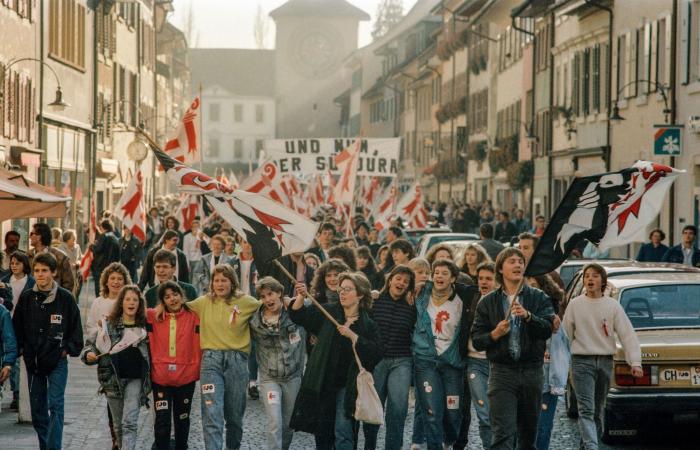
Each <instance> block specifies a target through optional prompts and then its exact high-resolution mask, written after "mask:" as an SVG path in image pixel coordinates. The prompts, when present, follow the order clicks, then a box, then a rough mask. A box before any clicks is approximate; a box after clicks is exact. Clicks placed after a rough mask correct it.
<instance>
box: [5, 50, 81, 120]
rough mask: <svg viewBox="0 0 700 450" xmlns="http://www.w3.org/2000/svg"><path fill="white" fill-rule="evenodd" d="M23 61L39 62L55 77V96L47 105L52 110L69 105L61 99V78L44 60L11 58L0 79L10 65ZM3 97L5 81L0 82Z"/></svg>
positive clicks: (61, 108)
mask: <svg viewBox="0 0 700 450" xmlns="http://www.w3.org/2000/svg"><path fill="white" fill-rule="evenodd" d="M24 61H34V62H38V63H41V64H42V65H44V66H46V67H48V68H49V70H50V71H51V73H52V74H53V76H54V78H56V96H55V98H54V101H52V102H51V103H49V104H48V105H47V106H48V107H49V108H51V110H52V111H63V110H64V109H66V108H68V107H70V103H68V102H66V101H65V100H63V91H62V90H61V80H60V79H59V78H58V74H57V73H56V71H55V70H54V69H53V67H51V66H50V65H49V63H47V62H46V61H42V60H40V59H38V58H19V59H14V60H11V61H10V62H9V63H7V65H5V67H4V69H3V72H2V73H1V74H0V80H4V79H5V72H6V71H7V70H9V69H10V67H12V66H14V65H15V64H17V63H21V62H24ZM4 98H5V83H0V99H3V100H4Z"/></svg>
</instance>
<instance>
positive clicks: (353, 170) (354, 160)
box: [333, 139, 362, 204]
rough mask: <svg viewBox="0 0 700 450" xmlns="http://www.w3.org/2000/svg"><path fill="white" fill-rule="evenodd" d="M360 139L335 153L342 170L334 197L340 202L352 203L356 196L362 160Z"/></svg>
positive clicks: (338, 166)
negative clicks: (356, 183)
mask: <svg viewBox="0 0 700 450" xmlns="http://www.w3.org/2000/svg"><path fill="white" fill-rule="evenodd" d="M361 143H362V141H361V140H360V139H355V141H354V142H353V143H352V144H350V145H349V146H348V147H346V148H345V149H344V150H343V151H342V152H340V153H338V154H337V155H335V165H336V167H337V168H338V170H339V171H340V178H339V179H338V182H337V184H336V185H335V187H334V192H333V199H334V200H335V202H336V203H338V204H345V203H352V200H353V198H354V196H355V182H356V180H357V164H358V162H359V160H360V144H361Z"/></svg>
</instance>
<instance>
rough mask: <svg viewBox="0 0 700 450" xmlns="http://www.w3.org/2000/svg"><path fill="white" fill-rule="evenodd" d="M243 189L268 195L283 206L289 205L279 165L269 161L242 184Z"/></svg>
mask: <svg viewBox="0 0 700 450" xmlns="http://www.w3.org/2000/svg"><path fill="white" fill-rule="evenodd" d="M241 189H242V190H244V191H248V192H253V193H255V194H262V195H266V196H268V197H270V198H271V199H273V200H274V201H276V202H279V203H282V204H283V205H287V204H288V201H287V199H285V197H286V195H285V193H284V190H283V188H282V175H281V174H280V171H279V170H278V169H277V164H275V163H274V162H272V161H267V162H266V163H264V164H262V165H261V166H260V167H258V168H257V169H256V170H255V172H253V173H252V174H250V176H249V177H248V178H246V179H245V181H244V182H243V184H241Z"/></svg>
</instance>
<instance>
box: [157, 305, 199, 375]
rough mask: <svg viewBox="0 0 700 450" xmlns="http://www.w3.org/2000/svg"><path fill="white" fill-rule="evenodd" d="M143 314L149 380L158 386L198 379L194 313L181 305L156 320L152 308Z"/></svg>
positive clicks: (195, 318) (195, 319)
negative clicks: (149, 358) (146, 334)
mask: <svg viewBox="0 0 700 450" xmlns="http://www.w3.org/2000/svg"><path fill="white" fill-rule="evenodd" d="M146 318H147V320H148V325H149V326H148V328H147V329H148V341H149V346H150V348H151V380H152V381H153V382H154V383H156V384H159V385H161V386H183V385H185V384H189V383H192V382H193V381H197V380H199V367H200V364H201V361H202V349H201V348H200V346H199V317H197V314H195V313H193V312H192V311H189V310H186V309H184V308H183V309H182V310H180V312H178V313H176V314H168V313H165V314H164V318H163V321H162V322H158V321H157V320H156V312H155V309H148V310H147V311H146ZM171 335H172V339H171ZM171 342H172V343H173V346H172V347H171V345H170V344H171Z"/></svg>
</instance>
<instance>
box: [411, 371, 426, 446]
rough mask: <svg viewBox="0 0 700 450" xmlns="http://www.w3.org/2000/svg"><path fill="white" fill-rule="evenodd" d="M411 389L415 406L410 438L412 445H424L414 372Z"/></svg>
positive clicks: (423, 422)
mask: <svg viewBox="0 0 700 450" xmlns="http://www.w3.org/2000/svg"><path fill="white" fill-rule="evenodd" d="M413 379H414V381H413V389H414V390H415V392H414V394H415V397H416V404H415V405H414V407H413V436H412V437H411V443H412V444H420V445H422V444H425V420H424V419H423V409H422V408H421V406H420V401H418V385H417V384H416V382H415V371H414V375H413Z"/></svg>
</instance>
